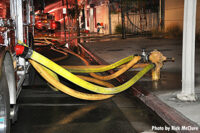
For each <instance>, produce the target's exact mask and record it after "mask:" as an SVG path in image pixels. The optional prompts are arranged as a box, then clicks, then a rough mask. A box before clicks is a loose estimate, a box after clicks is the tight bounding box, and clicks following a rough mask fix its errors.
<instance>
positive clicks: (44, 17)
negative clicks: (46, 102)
mask: <svg viewBox="0 0 200 133" xmlns="http://www.w3.org/2000/svg"><path fill="white" fill-rule="evenodd" d="M35 21H36V25H35V28H36V29H37V30H48V31H54V30H57V29H59V28H60V23H59V22H57V21H55V16H54V15H52V14H49V13H43V11H41V12H40V13H39V14H36V16H35Z"/></svg>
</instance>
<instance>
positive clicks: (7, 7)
mask: <svg viewBox="0 0 200 133" xmlns="http://www.w3.org/2000/svg"><path fill="white" fill-rule="evenodd" d="M33 26H34V7H33V0H25V1H22V0H0V133H9V132H10V121H12V122H14V121H16V118H17V117H16V116H17V110H18V106H17V104H16V100H17V98H18V96H19V94H20V91H21V89H22V85H23V83H24V79H25V76H26V74H27V73H28V68H29V66H30V65H29V63H28V62H27V61H26V60H24V59H23V58H20V57H17V56H16V53H15V50H14V47H15V45H16V44H17V43H18V41H22V42H26V44H27V45H28V46H31V43H32V42H33V35H34V34H33V31H34V28H33Z"/></svg>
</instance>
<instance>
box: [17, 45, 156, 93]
mask: <svg viewBox="0 0 200 133" xmlns="http://www.w3.org/2000/svg"><path fill="white" fill-rule="evenodd" d="M17 47H18V48H17ZM19 47H23V48H21V49H23V50H21V51H20V52H19V50H17V49H20V48H19ZM16 54H17V55H21V56H22V57H25V58H31V59H32V60H34V61H36V62H38V63H40V64H41V65H43V66H45V67H47V68H48V69H50V70H52V71H54V72H56V73H57V74H59V75H60V76H62V77H63V78H65V79H67V80H69V81H71V82H73V83H74V84H76V85H78V86H80V87H82V88H85V89H87V90H89V91H92V92H96V93H100V94H116V93H120V92H122V91H124V90H126V89H128V88H129V87H131V86H132V85H133V84H134V83H135V82H137V81H138V80H139V79H140V78H141V77H142V76H143V75H144V74H146V73H147V72H148V71H149V70H151V69H152V68H153V67H154V65H153V64H149V65H148V66H146V67H145V68H144V69H143V70H141V71H140V72H138V73H137V74H136V75H135V76H134V77H132V78H131V79H130V80H129V81H127V82H126V83H124V84H122V85H120V86H117V87H113V88H106V87H102V86H98V85H95V84H92V83H89V82H87V81H85V80H83V79H81V78H79V77H77V76H76V75H74V74H72V73H70V72H69V71H67V70H66V69H64V68H63V67H61V66H59V65H58V64H56V63H54V62H53V61H51V60H49V59H48V58H46V57H44V56H42V55H41V54H39V53H37V52H35V51H32V50H31V49H29V48H28V47H24V46H22V45H17V46H16ZM45 78H46V77H45Z"/></svg>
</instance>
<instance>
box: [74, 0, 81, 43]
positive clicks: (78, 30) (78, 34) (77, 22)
mask: <svg viewBox="0 0 200 133" xmlns="http://www.w3.org/2000/svg"><path fill="white" fill-rule="evenodd" d="M75 4H76V5H75V10H76V17H75V18H76V27H77V37H78V43H80V26H79V9H78V1H77V0H75Z"/></svg>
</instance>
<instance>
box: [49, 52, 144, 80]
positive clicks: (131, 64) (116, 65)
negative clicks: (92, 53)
mask: <svg viewBox="0 0 200 133" xmlns="http://www.w3.org/2000/svg"><path fill="white" fill-rule="evenodd" d="M52 49H53V50H55V51H57V52H61V53H62V52H63V51H60V50H58V49H55V48H52ZM62 50H64V51H65V52H69V53H71V54H73V55H75V56H76V57H78V58H80V59H81V60H82V61H83V62H84V63H85V64H86V65H89V63H88V61H87V60H86V59H84V58H83V57H81V56H80V55H78V54H76V53H74V52H72V51H70V50H66V49H62ZM65 52H64V53H65ZM140 58H141V57H139V56H136V57H135V58H134V56H133V55H132V56H129V57H126V58H124V59H122V60H120V61H118V62H116V63H113V64H111V65H108V66H104V67H96V68H88V69H87V68H81V69H79V68H78V69H71V71H73V72H76V73H90V75H91V76H92V77H94V78H97V79H100V80H111V79H114V78H116V77H118V76H120V75H121V74H123V73H124V72H126V71H127V70H128V69H130V68H131V67H132V66H133V65H134V64H136V63H137V62H138V61H139V60H140ZM129 61H130V62H129ZM127 62H129V63H128V64H126V65H125V66H123V68H121V69H120V70H118V71H117V72H115V73H113V74H111V75H107V76H101V75H97V74H95V73H92V72H105V71H108V70H111V69H114V68H116V67H118V66H121V65H122V64H125V63H127Z"/></svg>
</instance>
